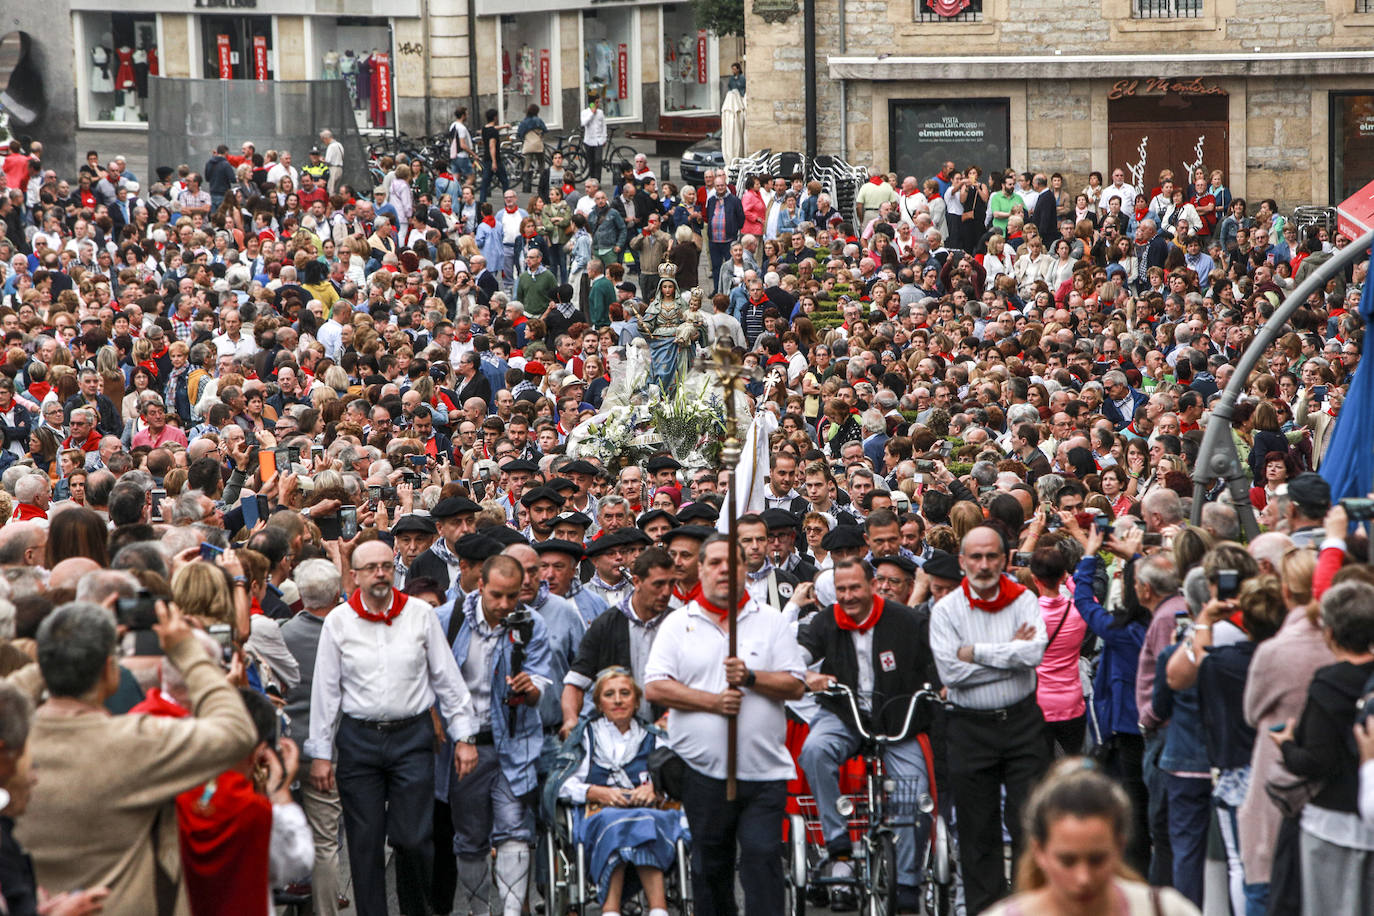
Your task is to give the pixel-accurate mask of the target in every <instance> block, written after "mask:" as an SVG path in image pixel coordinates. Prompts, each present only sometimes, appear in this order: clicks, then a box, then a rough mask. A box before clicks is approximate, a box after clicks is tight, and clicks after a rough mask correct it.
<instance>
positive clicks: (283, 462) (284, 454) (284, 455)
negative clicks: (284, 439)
mask: <svg viewBox="0 0 1374 916" xmlns="http://www.w3.org/2000/svg"><path fill="white" fill-rule="evenodd" d="M273 452H274V453H275V454H276V456H277V470H278V471H280V472H281V473H283V474H290V473H291V450H290V449H288V448H287V447H286V446H282V447H280V448H277V449H273Z"/></svg>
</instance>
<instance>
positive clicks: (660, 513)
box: [635, 509, 682, 531]
mask: <svg viewBox="0 0 1374 916" xmlns="http://www.w3.org/2000/svg"><path fill="white" fill-rule="evenodd" d="M661 518H662V519H667V520H668V524H670V525H672V526H673V527H674V528H676V527H677V526H678V525H681V524H682V522H679V521H678V520H677V516H676V515H674V514H673V513H671V512H669V511H668V510H667V509H650V510H649V511H648V512H645V513H644V514H643V515H641V516H640V517H639V521H637V522H635V525H637V526H638V527H639V530H640V531H643V530H644V528H645V526H646V525H648V524H649V523H650V522H655V521H658V520H659V519H661Z"/></svg>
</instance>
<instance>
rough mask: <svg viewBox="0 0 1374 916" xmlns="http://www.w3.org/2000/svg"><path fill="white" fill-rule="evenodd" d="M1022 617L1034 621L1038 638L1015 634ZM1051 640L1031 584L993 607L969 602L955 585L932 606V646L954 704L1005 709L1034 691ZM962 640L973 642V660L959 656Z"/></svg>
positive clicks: (969, 644)
mask: <svg viewBox="0 0 1374 916" xmlns="http://www.w3.org/2000/svg"><path fill="white" fill-rule="evenodd" d="M1023 623H1028V624H1031V625H1032V626H1033V627H1035V638H1033V639H1013V638H1012V636H1013V635H1014V634H1015V633H1016V630H1017V628H1019V627H1020V626H1021V624H1023ZM1048 642H1049V636H1048V634H1047V633H1046V632H1045V619H1044V618H1043V617H1042V616H1041V615H1040V602H1039V600H1038V599H1037V598H1036V595H1035V592H1033V591H1031V590H1030V589H1027V590H1026V591H1024V592H1022V593H1021V594H1020V595H1019V596H1017V598H1016V600H1014V601H1012V602H1011V604H1009V605H1007V606H1006V607H1004V608H1002V609H1001V610H1000V611H997V612H995V613H990V612H988V611H980V610H977V609H975V608H973V607H971V606H970V605H969V603H968V599H967V598H965V597H964V590H963V588H956V589H954V591H952V592H950V593H949V594H948V595H946V596H945V597H943V598H941V599H940V600H939V601H938V602H937V603H936V604H935V607H934V608H932V609H931V612H930V650H931V652H932V653H933V654H934V655H935V664H936V666H937V667H938V668H939V670H940V680H941V681H942V682H943V683H944V685H945V687H946V688H948V690H949V701H950V702H951V703H953V704H954V705H956V706H963V707H966V708H968V709H1001V708H1003V707H1006V706H1011V705H1012V704H1013V703H1018V702H1020V701H1021V700H1024V699H1025V698H1026V697H1028V696H1031V695H1033V694H1034V693H1035V669H1036V666H1038V665H1039V664H1040V661H1041V659H1043V658H1044V656H1045V646H1046V644H1047V643H1048ZM961 646H972V647H973V661H971V662H965V661H962V660H960V658H959V648H960V647H961Z"/></svg>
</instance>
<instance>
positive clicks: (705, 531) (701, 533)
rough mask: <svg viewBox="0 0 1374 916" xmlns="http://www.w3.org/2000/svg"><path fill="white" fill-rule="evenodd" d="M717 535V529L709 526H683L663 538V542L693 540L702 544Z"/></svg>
mask: <svg viewBox="0 0 1374 916" xmlns="http://www.w3.org/2000/svg"><path fill="white" fill-rule="evenodd" d="M715 533H716V529H714V528H711V527H709V526H707V525H683V526H682V527H680V528H674V529H673V530H672V531H669V532H668V533H667V534H665V535H664V536H663V540H664V541H665V542H667V541H671V540H672V539H673V538H691V539H692V540H694V541H697V542H698V543H700V542H701V541H704V540H706V539H707V538H709V537H710V536H711V535H713V534H715Z"/></svg>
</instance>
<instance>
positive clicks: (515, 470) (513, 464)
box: [501, 458, 539, 474]
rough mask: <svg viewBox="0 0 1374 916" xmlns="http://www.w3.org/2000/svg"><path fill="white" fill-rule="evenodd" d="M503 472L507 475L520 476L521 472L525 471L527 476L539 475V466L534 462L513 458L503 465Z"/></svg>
mask: <svg viewBox="0 0 1374 916" xmlns="http://www.w3.org/2000/svg"><path fill="white" fill-rule="evenodd" d="M501 471H502V473H505V474H519V473H520V472H521V471H524V472H525V473H526V474H538V473H539V465H537V464H535V463H534V462H533V461H526V460H525V459H523V458H512V459H511V460H510V461H507V462H506V463H505V464H503V465H501Z"/></svg>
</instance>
